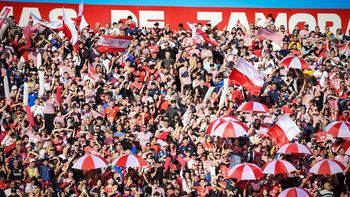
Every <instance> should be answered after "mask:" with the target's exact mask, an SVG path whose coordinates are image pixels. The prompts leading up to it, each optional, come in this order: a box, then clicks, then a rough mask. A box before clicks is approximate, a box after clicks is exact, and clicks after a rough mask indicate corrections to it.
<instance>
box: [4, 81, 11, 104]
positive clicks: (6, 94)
mask: <svg viewBox="0 0 350 197" xmlns="http://www.w3.org/2000/svg"><path fill="white" fill-rule="evenodd" d="M3 80H4V81H3V82H4V92H5V97H6V101H7V103H10V86H9V81H8V78H7V75H5V76H4V78H3Z"/></svg>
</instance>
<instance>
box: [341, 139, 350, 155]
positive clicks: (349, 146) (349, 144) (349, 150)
mask: <svg viewBox="0 0 350 197" xmlns="http://www.w3.org/2000/svg"><path fill="white" fill-rule="evenodd" d="M343 149H344V151H345V154H347V155H350V140H347V141H346V142H344V143H343Z"/></svg>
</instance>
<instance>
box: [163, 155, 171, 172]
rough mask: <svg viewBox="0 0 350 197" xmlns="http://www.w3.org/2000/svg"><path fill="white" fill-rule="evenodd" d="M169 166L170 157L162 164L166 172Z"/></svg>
mask: <svg viewBox="0 0 350 197" xmlns="http://www.w3.org/2000/svg"><path fill="white" fill-rule="evenodd" d="M170 164H171V158H170V157H166V159H165V163H164V168H165V170H166V171H167V170H168V168H169V167H170Z"/></svg>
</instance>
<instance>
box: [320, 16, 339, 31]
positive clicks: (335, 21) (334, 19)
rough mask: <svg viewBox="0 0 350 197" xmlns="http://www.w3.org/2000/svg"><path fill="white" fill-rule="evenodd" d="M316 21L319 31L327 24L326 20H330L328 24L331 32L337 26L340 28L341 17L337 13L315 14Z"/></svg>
mask: <svg viewBox="0 0 350 197" xmlns="http://www.w3.org/2000/svg"><path fill="white" fill-rule="evenodd" d="M317 22H318V26H319V27H320V29H321V31H323V30H324V28H325V27H326V26H327V22H332V23H333V24H332V26H329V30H330V31H331V32H334V33H335V32H336V30H337V29H338V28H341V19H340V17H339V16H338V15H337V14H330V13H326V14H317Z"/></svg>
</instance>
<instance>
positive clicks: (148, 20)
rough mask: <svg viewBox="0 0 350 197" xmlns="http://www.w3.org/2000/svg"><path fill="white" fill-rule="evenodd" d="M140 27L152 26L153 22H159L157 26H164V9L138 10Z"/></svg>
mask: <svg viewBox="0 0 350 197" xmlns="http://www.w3.org/2000/svg"><path fill="white" fill-rule="evenodd" d="M139 19H140V27H144V26H146V27H147V28H151V27H153V24H154V23H155V22H158V23H159V28H164V27H165V25H164V11H140V13H139Z"/></svg>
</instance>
